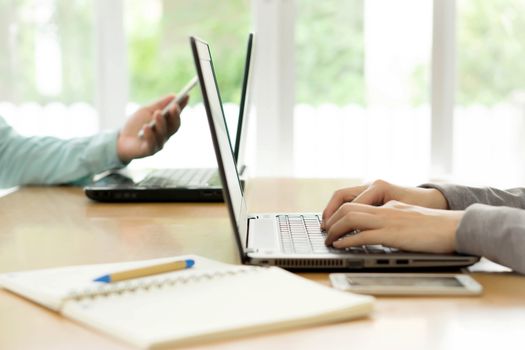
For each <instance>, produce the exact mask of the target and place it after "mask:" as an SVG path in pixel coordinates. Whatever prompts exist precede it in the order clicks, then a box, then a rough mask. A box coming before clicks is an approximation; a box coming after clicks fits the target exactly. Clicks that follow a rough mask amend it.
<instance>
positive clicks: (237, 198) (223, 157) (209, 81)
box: [190, 37, 247, 252]
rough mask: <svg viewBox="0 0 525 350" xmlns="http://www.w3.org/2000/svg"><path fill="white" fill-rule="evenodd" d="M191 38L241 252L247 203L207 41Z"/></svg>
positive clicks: (223, 184)
mask: <svg viewBox="0 0 525 350" xmlns="http://www.w3.org/2000/svg"><path fill="white" fill-rule="evenodd" d="M190 42H191V48H192V52H193V58H194V61H195V66H196V69H197V74H198V76H199V83H200V87H201V91H202V98H203V100H204V106H205V107H206V114H207V116H208V121H209V124H210V131H211V135H212V138H213V143H214V148H215V153H216V156H217V163H218V166H219V172H220V175H221V180H222V188H223V194H224V200H225V201H226V203H227V205H228V209H229V210H230V217H233V218H235V221H236V227H234V229H235V230H236V234H237V238H238V241H237V243H238V244H239V245H240V248H241V249H240V251H241V252H243V251H244V248H245V247H246V236H247V214H246V204H245V202H244V198H243V195H242V190H241V184H240V181H239V175H238V173H237V167H236V165H235V161H234V158H233V152H232V147H231V142H230V138H229V136H228V131H227V128H226V120H225V118H224V111H223V109H222V101H221V97H220V94H219V88H218V86H217V80H216V78H215V70H214V69H213V62H212V58H211V54H210V50H209V47H208V44H207V43H205V42H203V41H202V40H200V39H197V38H194V37H191V38H190Z"/></svg>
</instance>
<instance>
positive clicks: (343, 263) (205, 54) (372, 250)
mask: <svg viewBox="0 0 525 350" xmlns="http://www.w3.org/2000/svg"><path fill="white" fill-rule="evenodd" d="M190 40H191V47H192V52H193V58H194V62H195V66H196V69H197V73H198V77H199V85H200V88H201V91H202V96H203V99H204V106H205V107H206V114H207V116H208V123H209V126H210V131H211V135H212V140H213V146H214V148H215V154H216V156H217V163H218V166H219V173H220V175H221V180H222V183H223V187H222V188H223V191H224V199H225V202H226V204H227V206H228V212H229V215H230V221H231V223H232V227H233V231H234V232H235V236H236V238H237V239H236V241H237V245H238V247H239V252H240V255H241V260H242V262H243V263H246V264H253V265H274V266H280V267H283V268H286V269H292V270H293V269H308V270H326V269H330V270H347V269H380V270H383V269H385V270H395V269H414V268H417V269H431V268H439V269H443V268H447V269H448V268H460V267H464V266H468V265H471V264H473V263H475V262H476V261H478V259H479V258H478V257H476V256H470V255H461V254H428V253H416V252H404V251H400V250H398V249H394V248H389V247H385V246H382V245H367V246H359V247H351V248H347V249H335V248H332V247H327V246H325V244H324V242H325V238H326V237H325V232H323V231H322V230H321V227H320V224H321V218H320V214H319V213H275V212H274V213H255V214H253V213H248V212H247V206H246V200H245V198H244V194H243V191H242V189H241V184H240V181H239V174H238V172H237V167H236V165H235V160H234V157H233V153H232V150H231V146H230V139H229V135H228V131H227V128H226V121H225V118H224V112H223V108H222V102H221V97H220V93H219V88H218V86H217V81H216V79H215V72H214V67H213V61H212V56H211V52H210V49H209V46H208V44H207V43H206V42H204V41H202V40H200V39H197V38H195V37H191V38H190ZM424 230H425V228H421V234H422V235H423V234H425V232H424Z"/></svg>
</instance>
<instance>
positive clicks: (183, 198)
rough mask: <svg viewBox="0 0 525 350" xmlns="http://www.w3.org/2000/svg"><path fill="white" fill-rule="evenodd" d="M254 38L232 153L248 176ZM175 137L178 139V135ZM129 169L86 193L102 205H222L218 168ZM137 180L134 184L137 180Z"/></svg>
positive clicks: (250, 40)
mask: <svg viewBox="0 0 525 350" xmlns="http://www.w3.org/2000/svg"><path fill="white" fill-rule="evenodd" d="M252 47H253V34H250V35H249V36H248V44H247V49H246V61H245V65H244V76H243V83H242V91H241V102H240V106H239V107H240V108H239V119H238V122H237V132H236V138H235V146H234V149H233V152H234V154H235V162H236V164H237V167H238V171H239V173H241V174H243V173H245V170H246V167H245V165H244V164H243V156H244V154H243V153H244V148H245V144H246V134H247V125H248V116H249V108H250V101H249V98H250V91H249V90H250V86H251V84H250V75H251V68H252V66H253V60H252ZM174 137H177V136H176V135H175V136H174ZM135 178H136V177H135V176H132V174H129V173H128V171H127V169H123V170H119V171H111V172H108V173H107V174H102V176H98V177H96V178H95V181H94V183H93V184H90V185H89V186H86V187H85V188H84V192H85V194H86V196H88V197H89V198H91V199H93V200H96V201H100V202H222V201H223V195H222V188H221V181H220V177H219V174H218V171H217V169H216V168H194V169H192V168H179V169H177V168H167V169H155V170H150V171H148V173H147V174H145V175H141V176H139V178H140V180H136V179H135ZM134 179H135V180H134Z"/></svg>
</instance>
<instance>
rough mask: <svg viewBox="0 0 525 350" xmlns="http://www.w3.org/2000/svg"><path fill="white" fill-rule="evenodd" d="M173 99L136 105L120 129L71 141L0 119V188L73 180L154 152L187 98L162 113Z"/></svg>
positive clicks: (172, 127)
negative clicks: (24, 131) (31, 133)
mask: <svg viewBox="0 0 525 350" xmlns="http://www.w3.org/2000/svg"><path fill="white" fill-rule="evenodd" d="M173 98H174V96H168V97H165V98H162V99H160V100H158V101H156V102H154V103H152V104H151V105H149V106H146V107H142V108H140V109H139V110H138V111H137V112H135V114H133V115H132V116H131V117H130V118H129V119H128V120H127V122H126V123H125V124H124V126H123V128H122V129H121V130H120V131H119V132H116V131H115V132H109V133H100V134H98V135H94V136H91V137H84V138H74V139H70V140H62V139H58V138H54V137H24V136H21V135H19V134H17V133H16V132H15V131H14V130H13V129H12V128H11V127H9V126H8V125H7V124H6V123H5V121H4V120H3V119H2V118H0V188H1V187H12V186H17V185H27V184H63V183H71V182H78V181H79V180H81V179H83V178H86V177H87V176H91V175H93V174H96V173H99V172H101V171H104V170H108V169H113V168H119V167H123V166H124V165H125V164H127V163H129V162H130V161H131V160H133V159H136V158H142V157H146V156H150V155H152V154H154V153H155V152H157V151H159V150H160V149H162V147H163V145H164V143H165V142H166V141H167V140H168V139H169V137H170V136H171V135H173V134H174V133H175V132H176V131H177V130H178V129H179V127H180V113H181V110H182V109H183V108H184V107H185V106H186V104H187V103H188V97H186V98H184V99H182V102H181V103H180V105H178V104H174V105H173V107H171V109H170V110H169V111H168V112H167V114H166V115H162V113H161V111H162V110H163V109H164V108H165V107H166V106H167V105H168V104H169V103H170V101H171V100H172V99H173ZM153 120H154V121H155V126H153V125H152V124H151V122H152V121H153ZM140 130H142V136H139V131H140Z"/></svg>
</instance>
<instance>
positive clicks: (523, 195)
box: [420, 184, 525, 210]
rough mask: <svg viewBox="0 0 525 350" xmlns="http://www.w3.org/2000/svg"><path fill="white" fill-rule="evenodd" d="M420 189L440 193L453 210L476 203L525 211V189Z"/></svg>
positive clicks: (443, 186) (442, 186)
mask: <svg viewBox="0 0 525 350" xmlns="http://www.w3.org/2000/svg"><path fill="white" fill-rule="evenodd" d="M420 187H422V188H432V189H437V190H438V191H440V192H441V193H442V194H443V196H444V197H445V198H446V200H447V202H448V207H449V208H450V209H452V210H464V209H466V208H468V207H469V206H470V205H472V204H474V203H482V204H487V205H492V206H506V207H513V208H521V209H525V188H512V189H508V190H498V189H496V188H492V187H485V188H476V187H467V186H459V185H437V184H424V185H422V186H420Z"/></svg>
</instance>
